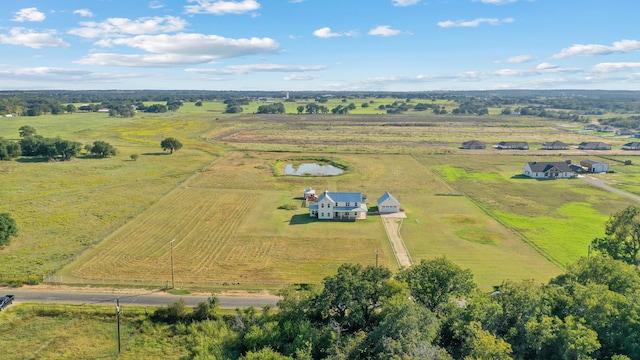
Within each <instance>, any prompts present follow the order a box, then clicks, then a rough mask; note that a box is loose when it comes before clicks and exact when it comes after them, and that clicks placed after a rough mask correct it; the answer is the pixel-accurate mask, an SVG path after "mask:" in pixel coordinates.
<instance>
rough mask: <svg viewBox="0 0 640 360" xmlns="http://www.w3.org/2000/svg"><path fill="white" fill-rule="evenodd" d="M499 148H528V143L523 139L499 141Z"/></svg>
mask: <svg viewBox="0 0 640 360" xmlns="http://www.w3.org/2000/svg"><path fill="white" fill-rule="evenodd" d="M497 148H498V149H500V150H506V149H515V150H529V144H528V143H526V142H524V141H501V142H500V143H499V144H498V146H497Z"/></svg>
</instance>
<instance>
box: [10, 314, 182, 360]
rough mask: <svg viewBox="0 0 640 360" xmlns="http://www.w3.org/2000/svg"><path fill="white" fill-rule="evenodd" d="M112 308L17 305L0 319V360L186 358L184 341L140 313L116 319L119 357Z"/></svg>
mask: <svg viewBox="0 0 640 360" xmlns="http://www.w3.org/2000/svg"><path fill="white" fill-rule="evenodd" d="M114 312H115V311H114V307H113V306H112V305H111V304H109V306H104V305H98V306H95V305H59V304H16V305H14V306H12V307H11V308H8V309H7V310H6V311H3V312H2V315H0V323H1V325H2V337H0V348H1V349H2V359H6V360H14V359H15V360H18V359H115V358H118V359H151V358H180V357H183V356H186V355H187V352H186V351H185V349H184V347H183V346H182V345H183V342H184V338H183V337H182V336H176V334H173V333H171V331H170V329H169V327H168V326H164V325H156V324H152V323H151V322H150V321H149V320H147V315H145V309H143V308H142V307H139V308H136V307H126V308H124V311H123V313H122V315H121V317H120V338H121V344H122V350H123V351H122V353H121V354H118V337H117V333H116V331H115V326H116V325H115V324H116V323H115V322H116V320H115V314H114Z"/></svg>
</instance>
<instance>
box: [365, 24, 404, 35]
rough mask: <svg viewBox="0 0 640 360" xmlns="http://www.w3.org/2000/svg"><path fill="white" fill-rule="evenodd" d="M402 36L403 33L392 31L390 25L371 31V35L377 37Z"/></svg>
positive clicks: (377, 27)
mask: <svg viewBox="0 0 640 360" xmlns="http://www.w3.org/2000/svg"><path fill="white" fill-rule="evenodd" d="M400 34H402V31H400V30H396V29H392V28H391V27H390V26H389V25H378V26H376V27H375V28H373V29H371V30H369V35H376V36H396V35H400Z"/></svg>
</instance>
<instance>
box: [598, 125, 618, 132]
mask: <svg viewBox="0 0 640 360" xmlns="http://www.w3.org/2000/svg"><path fill="white" fill-rule="evenodd" d="M598 131H599V132H615V131H616V128H614V127H613V126H609V125H604V126H600V128H599V129H598Z"/></svg>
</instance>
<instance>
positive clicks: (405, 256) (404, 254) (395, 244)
mask: <svg viewBox="0 0 640 360" xmlns="http://www.w3.org/2000/svg"><path fill="white" fill-rule="evenodd" d="M380 217H381V218H382V224H383V225H384V229H385V230H386V232H387V237H388V238H389V242H390V243H391V248H392V249H393V254H394V255H395V256H396V261H397V262H398V267H400V268H401V269H402V268H406V267H409V266H411V264H412V261H411V256H410V255H409V251H408V250H407V247H406V246H405V245H404V240H402V236H400V226H401V225H402V220H403V219H405V218H406V215H405V214H404V213H396V214H387V215H380Z"/></svg>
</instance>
